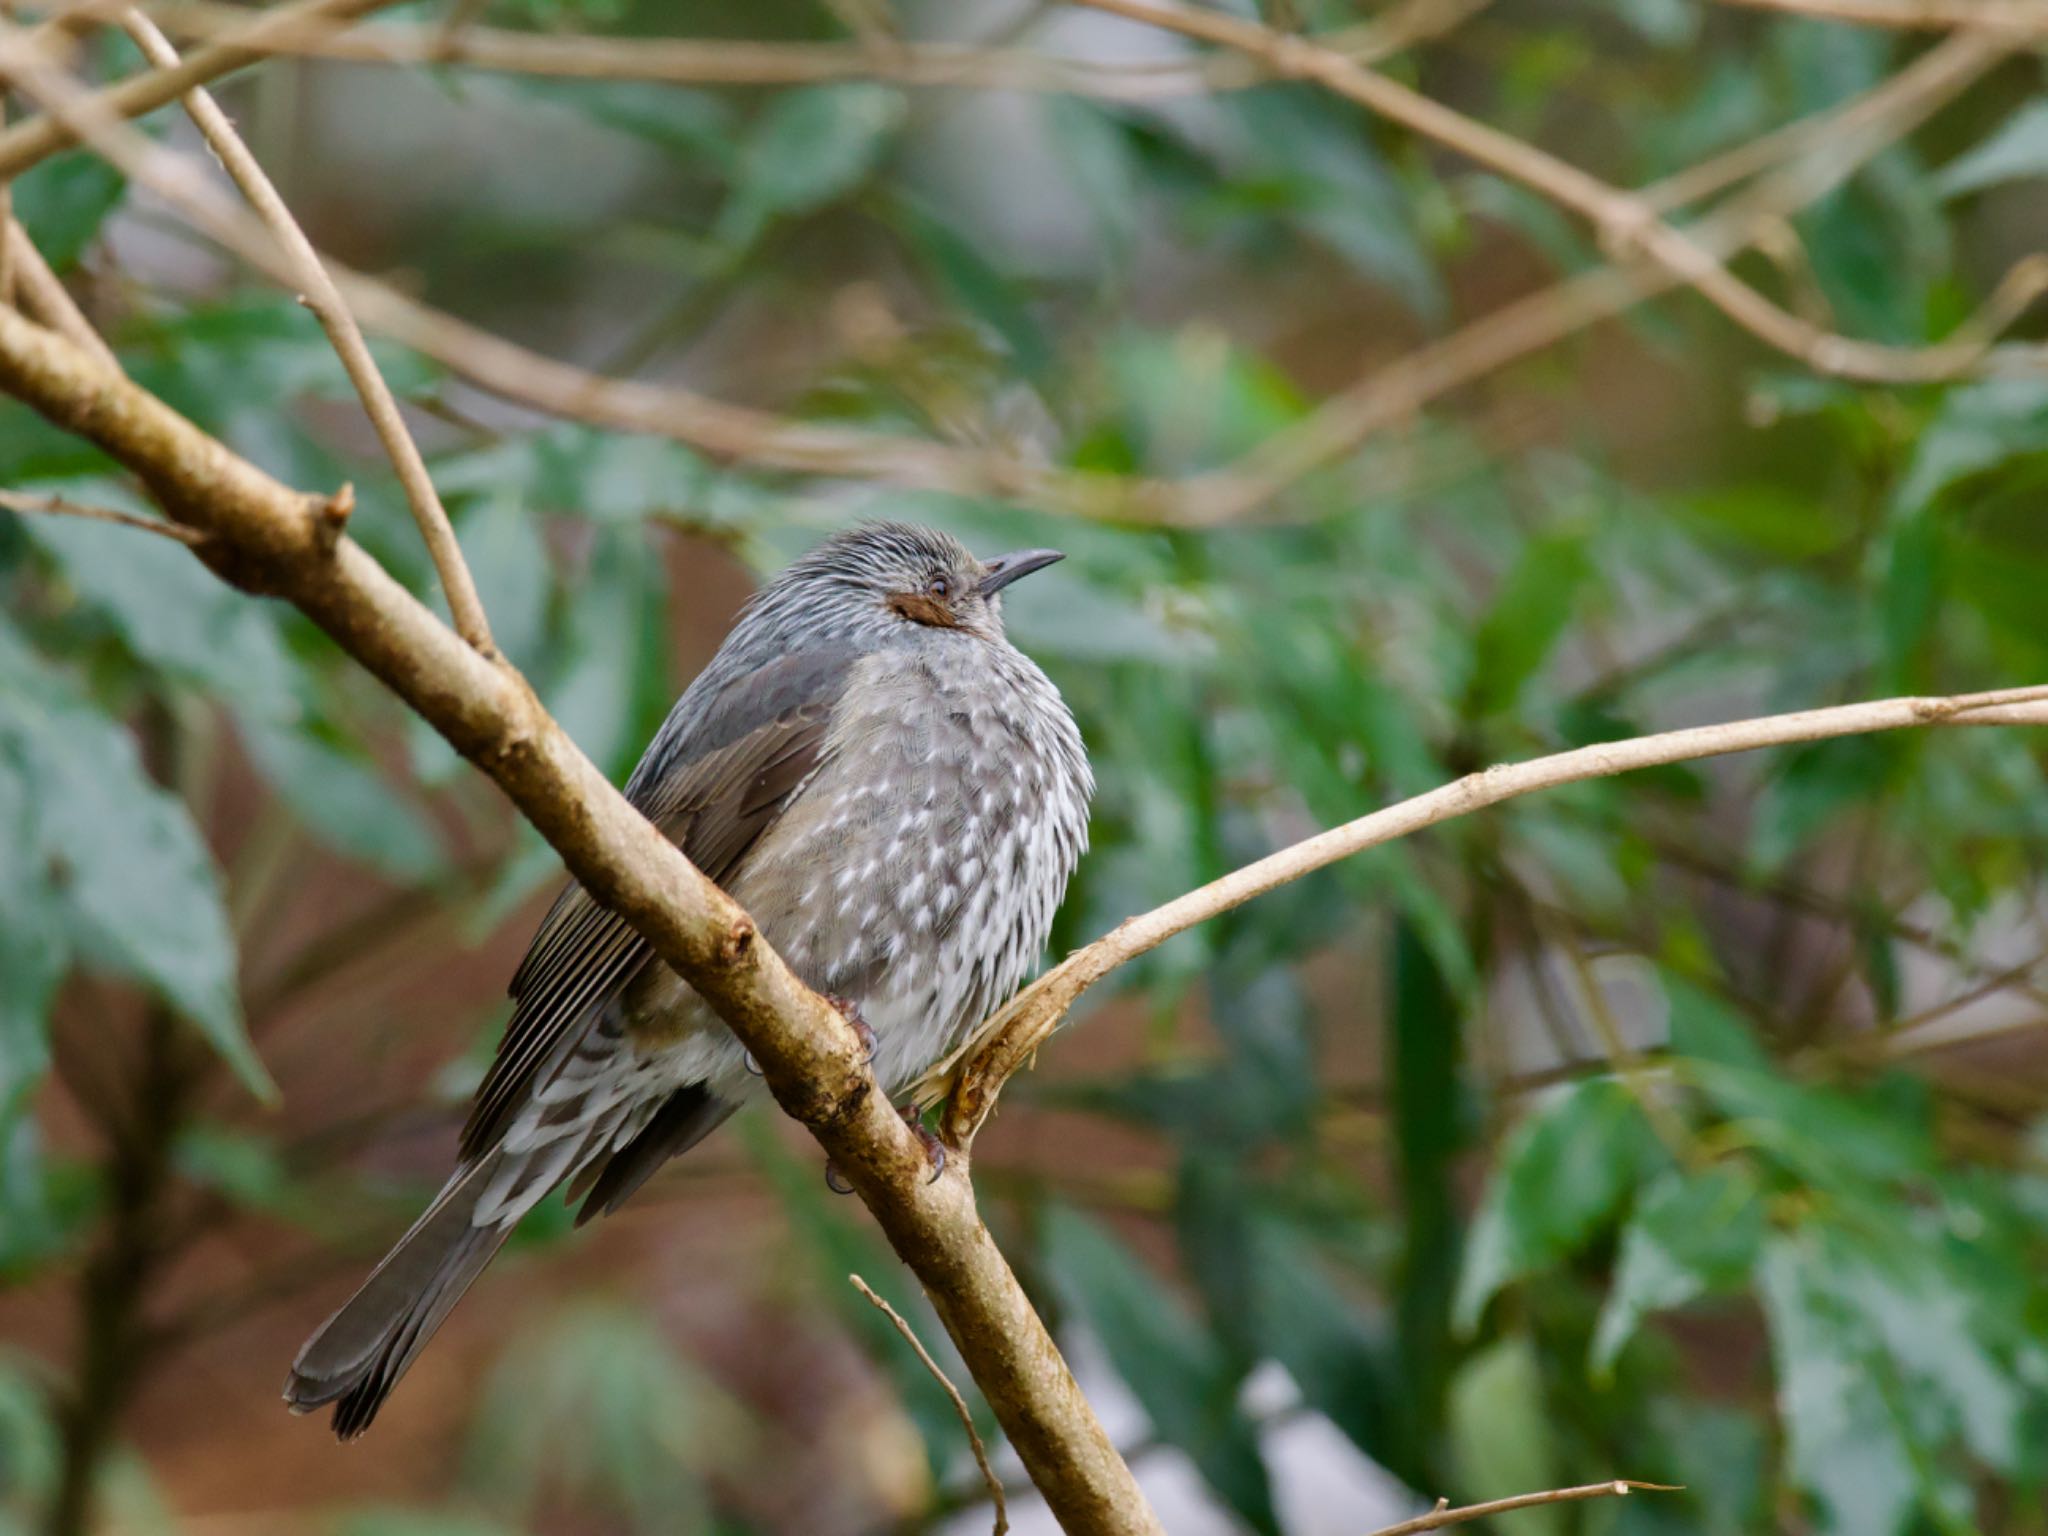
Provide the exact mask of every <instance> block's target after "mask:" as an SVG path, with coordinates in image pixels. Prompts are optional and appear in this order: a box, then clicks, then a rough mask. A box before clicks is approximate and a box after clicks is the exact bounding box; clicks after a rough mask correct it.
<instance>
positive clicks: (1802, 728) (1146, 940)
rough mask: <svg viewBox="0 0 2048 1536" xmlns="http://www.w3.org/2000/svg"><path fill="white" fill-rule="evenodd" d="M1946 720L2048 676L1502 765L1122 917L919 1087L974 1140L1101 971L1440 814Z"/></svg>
mask: <svg viewBox="0 0 2048 1536" xmlns="http://www.w3.org/2000/svg"><path fill="white" fill-rule="evenodd" d="M1945 725H2048V684H2038V685H2034V686H2031V687H2024V688H2002V689H1996V690H1993V691H1991V692H1987V693H1971V694H1958V695H1954V696H1952V697H1946V698H1900V699H1879V700H1875V701H1873V702H1871V703H1867V704H1843V705H1839V706H1837V707H1834V708H1831V709H1809V710H1801V711H1799V712H1797V713H1795V714H1787V715H1764V716H1761V717H1759V718H1757V719H1753V720H1731V721H1728V722H1726V723H1724V724H1720V725H1700V726H1693V727H1691V728H1689V729H1686V730H1678V731H1661V732H1658V733H1657V734H1655V735H1651V736H1637V737H1632V738H1630V739H1629V740H1626V741H1603V742H1597V743H1595V744H1594V745H1592V746H1590V747H1578V748H1575V749H1574V750H1572V751H1569V752H1557V753H1552V754H1551V755H1550V756H1548V757H1537V758H1531V759H1530V760H1528V761H1527V762H1521V763H1500V764H1496V765H1495V766H1493V767H1491V768H1484V769H1481V770H1480V771H1479V772H1477V773H1470V774H1467V775H1465V777H1463V778H1461V779H1456V780H1453V781H1452V782H1451V783H1449V784H1445V785H1443V786H1441V787H1440V788H1437V789H1433V790H1430V791H1429V792H1428V793H1427V794H1421V795H1416V796H1414V797H1413V798H1412V799H1408V800H1403V801H1400V802H1399V803H1397V804H1394V805H1390V806H1387V807H1385V808H1383V809H1381V810H1377V811H1374V812H1372V813H1371V814H1370V815H1367V816H1361V817H1359V818H1358V819H1357V820H1356V821H1349V822H1346V823H1344V824H1343V825H1342V826H1338V827H1332V828H1330V829H1329V830H1328V831H1325V832H1320V833H1318V834H1317V835H1316V836H1314V837H1311V838H1307V839H1304V840H1303V841H1301V842H1299V843H1295V844H1293V845H1292V846H1291V847H1287V848H1283V849H1281V850H1280V851H1279V852H1277V853H1272V854H1268V855H1267V856H1266V857H1265V858H1263V859H1258V860H1256V861H1254V862H1253V863H1250V864H1247V865H1245V866H1243V867H1242V868H1240V869H1237V870H1233V871H1232V872H1231V873H1230V874H1227V875H1225V876H1223V877H1222V878H1221V879H1219V880H1212V881H1210V882H1209V883H1208V884H1207V885H1204V886H1199V887H1197V888H1196V889H1194V890H1192V891H1189V892H1188V893H1187V894H1186V895H1184V896H1179V897H1176V898H1175V899H1174V900H1172V901H1170V902H1168V903H1166V905H1164V906H1162V907H1156V908H1154V909H1153V910H1152V911H1150V912H1147V913H1144V914H1142V915H1141V916H1138V917H1132V918H1127V919H1125V920H1124V921H1123V922H1122V923H1120V924H1118V925H1117V926H1116V927H1115V928H1113V929H1111V930H1110V932H1109V933H1107V934H1105V935H1104V936H1103V937H1102V938H1100V939H1097V940H1096V941H1095V942H1094V943H1093V944H1089V945H1087V946H1085V947H1084V948H1081V949H1077V950H1075V951H1074V953H1073V954H1071V955H1069V956H1067V958H1066V959H1065V960H1063V961H1061V962H1060V963H1059V964H1058V965H1056V966H1054V967H1053V968H1052V969H1051V970H1049V971H1047V972H1046V973H1045V974H1044V975H1043V976H1041V977H1039V978H1038V980H1037V981H1035V982H1033V983H1032V984H1031V985H1030V986H1029V987H1026V988H1025V989H1024V990H1023V991H1022V992H1019V993H1018V994H1017V995H1016V997H1014V998H1012V999H1011V1000H1010V1002H1009V1003H1008V1004H1007V1005H1006V1006H1005V1007H1004V1008H1002V1009H1001V1010H999V1011H998V1012H997V1013H995V1014H993V1015H991V1016H990V1017H989V1019H988V1020H987V1021H986V1022H985V1023H983V1024H982V1025H981V1026H980V1027H979V1028H978V1029H976V1031H975V1032H974V1034H973V1035H972V1036H970V1037H969V1039H968V1040H967V1042H966V1043H965V1044H964V1045H963V1046H962V1047H961V1048H960V1050H959V1051H958V1052H957V1053H956V1054H955V1056H954V1057H953V1059H952V1061H950V1062H945V1063H941V1064H940V1065H939V1066H937V1067H934V1068H933V1069H932V1071H931V1072H930V1073H929V1074H927V1076H926V1077H925V1078H924V1080H923V1082H922V1083H921V1084H920V1085H919V1099H920V1102H924V1103H935V1102H937V1101H938V1100H939V1099H941V1098H944V1097H947V1096H948V1094H949V1093H950V1096H951V1103H950V1105H949V1106H948V1108H947V1111H946V1126H945V1134H946V1139H947V1141H949V1142H950V1143H951V1144H953V1145H954V1146H956V1147H961V1148H965V1147H967V1146H969V1145H970V1144H971V1143H972V1142H973V1139H974V1134H975V1132H976V1131H977V1130H978V1129H980V1127H981V1126H982V1124H983V1123H984V1122H985V1121H986V1120H987V1119H988V1116H989V1114H990V1113H991V1112H992V1111H993V1110H994V1108H995V1103H996V1098H997V1096H998V1095H999V1094H1000V1093H1001V1092H1002V1088H1003V1085H1004V1083H1006V1082H1008V1081H1009V1079H1010V1077H1011V1076H1012V1075H1013V1074H1015V1073H1016V1072H1017V1070H1018V1069H1019V1068H1021V1067H1023V1066H1024V1065H1025V1064H1026V1063H1028V1062H1029V1061H1030V1060H1031V1058H1032V1056H1033V1054H1034V1053H1036V1051H1037V1050H1038V1048H1039V1046H1041V1045H1043V1044H1044V1043H1045V1041H1046V1039H1047V1038H1048V1037H1049V1036H1050V1035H1051V1034H1052V1032H1053V1031H1054V1030H1056V1029H1057V1028H1059V1025H1060V1021H1061V1020H1062V1019H1064V1018H1065V1017H1066V1015H1067V1011H1068V1010H1069V1009H1071V1008H1072V1007H1073V1005H1074V1003H1075V1002H1076V1001H1077V1000H1078V999H1079V998H1080V996H1081V994H1082V993H1084V992H1086V991H1087V990H1088V989H1089V988H1090V987H1092V986H1094V985H1095V984H1096V983H1097V982H1098V981H1100V980H1102V978H1103V977H1105V976H1107V975H1109V973H1110V972H1112V971H1114V970H1115V969H1116V968H1117V967H1118V966H1121V965H1124V964H1126V963H1127V962H1129V961H1132V960H1135V959H1136V958H1137V957H1138V956H1140V955H1142V954H1146V953H1147V952H1149V951H1151V950H1153V949H1156V948H1158V947H1159V946H1160V945H1161V944H1164V943H1165V942H1166V941H1167V940H1168V939H1170V938H1172V937H1173V936H1174V935H1175V934H1177V933H1184V932H1186V931H1187V930H1188V929H1190V928H1192V927H1194V926H1195V925H1196V924H1197V923H1203V922H1207V921H1208V920H1209V919H1210V918H1212V917H1215V916H1218V915H1219V914H1221V913H1224V912H1228V911H1229V910H1230V909H1231V908H1233V907H1238V906H1242V905H1243V904H1244V903H1245V902H1247V901H1250V900H1251V899H1252V898H1253V897H1255V896H1263V895H1264V894H1266V892H1268V891H1272V890H1277V889H1278V888H1279V887H1281V886H1283V885H1286V884H1288V883H1290V882H1291V881H1295V880H1299V879H1300V878H1301V877H1302V876H1304V875H1307V874H1311V873H1313V872H1314V871H1316V870H1319V869H1322V868H1324V867H1325V866H1327V865H1330V864H1334V863H1336V862H1337V861H1338V860H1339V859H1348V858H1350V857H1351V856H1352V855H1353V854H1356V853H1363V852H1365V850H1367V849H1368V848H1377V847H1379V846H1380V845H1381V844H1382V843H1390V842H1393V841H1395V840H1396V839H1397V838H1403V837H1407V836H1409V835H1410V834H1412V833H1416V832H1420V831H1422V830H1423V829H1424V828H1426V827H1433V826H1436V825H1437V824H1438V823H1440V822H1445V821H1451V820H1453V819H1455V818H1457V817H1460V816H1469V815H1471V814H1472V813H1473V812H1475V811H1481V810H1485V809H1487V808H1488V807H1490V806H1495V805H1499V804H1500V803H1501V802H1503V801H1505V800H1513V799H1516V798H1517V797H1519V796H1522V795H1527V794H1534V793H1535V792H1536V791H1538V790H1543V789H1555V788H1557V787H1559V786H1560V785H1564V784H1577V783H1580V782H1583V781H1584V780H1586V779H1604V778H1612V777H1613V776H1614V775H1616V774H1622V773H1632V772H1635V771H1636V770H1638V769H1642V768H1656V767H1662V766H1665V765H1667V764H1670V763H1686V762H1696V761H1698V760H1699V759H1701V758H1708V757H1724V756H1726V755H1728V754H1729V753H1732V752H1754V751H1756V750H1758V749H1759V748H1762V747H1778V746H1790V745H1792V744H1794V743H1797V742H1804V741H1826V740H1829V739H1831V738H1833V737H1838V736H1867V735H1872V734H1875V733H1877V732H1880V731H1898V730H1907V729H1910V728H1913V727H1916V726H1945Z"/></svg>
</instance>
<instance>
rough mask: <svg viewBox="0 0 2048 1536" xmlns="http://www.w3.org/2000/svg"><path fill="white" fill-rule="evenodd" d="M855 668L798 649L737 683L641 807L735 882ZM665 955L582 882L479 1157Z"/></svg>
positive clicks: (634, 792) (656, 769)
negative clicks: (657, 954)
mask: <svg viewBox="0 0 2048 1536" xmlns="http://www.w3.org/2000/svg"><path fill="white" fill-rule="evenodd" d="M851 665H852V658H851V657H850V656H849V655H848V654H847V653H846V652H845V651H844V650H843V649H839V650H836V651H835V652H834V653H833V654H831V655H827V654H825V653H824V652H821V651H798V652H794V653H792V654H791V655H788V656H785V657H783V658H781V659H780V660H779V661H775V662H771V663H770V664H769V665H767V666H765V667H761V668H759V669H757V670H756V671H754V672H751V673H749V674H747V675H746V676H744V677H740V678H736V679H734V680H733V681H732V682H731V683H729V684H727V685H726V686H725V688H724V689H723V690H722V693H721V695H720V697H719V698H718V699H716V700H714V701H712V703H711V704H710V705H709V706H708V707H707V708H704V709H703V710H702V711H701V712H700V713H699V715H698V719H697V721H696V723H695V726H694V728H692V729H690V730H688V731H687V732H685V733H683V734H682V735H681V737H680V738H678V739H675V740H673V741H672V740H670V733H669V732H668V731H666V730H665V731H664V732H663V733H662V736H661V737H660V738H658V739H657V741H656V744H655V746H654V747H653V748H652V749H650V751H649V753H648V756H647V757H646V758H644V759H643V760H642V761H641V764H640V766H639V767H638V768H636V769H635V770H634V773H633V777H632V779H631V780H630V781H629V782H628V784H627V786H626V794H627V798H628V799H630V800H631V801H632V802H633V803H634V804H635V805H636V806H638V807H639V809H640V810H641V811H642V812H643V813H644V814H645V815H646V816H647V818H648V819H649V820H650V821H652V822H653V823H654V824H655V825H656V826H657V827H660V828H661V830H662V831H663V832H664V833H666V834H667V835H668V837H669V839H670V840H671V841H672V842H674V843H675V844H676V845H677V846H678V847H680V848H681V849H682V851H683V853H684V855H685V856H686V857H687V858H688V859H689V860H690V862H691V863H692V864H695V865H696V866H697V867H698V868H699V869H701V870H702V871H703V872H704V873H705V874H706V875H707V876H709V877H710V878H711V879H712V880H713V881H715V882H716V883H718V884H720V885H724V884H725V883H726V882H727V880H728V879H729V877H730V876H731V875H732V873H733V872H734V871H735V870H736V869H737V868H738V867H739V865H740V863H741V862H742V861H743V860H744V859H745V857H746V855H747V852H748V850H749V849H751V848H752V847H753V846H754V844H755V842H756V841H758V840H759V838H760V837H761V835H762V833H764V832H766V831H767V830H768V828H769V827H770V826H772V825H773V824H774V823H775V821H776V819H777V818H778V817H780V816H781V814H782V812H783V811H784V809H786V808H787V807H788V805H789V803H790V802H791V801H792V800H793V799H794V798H795V797H796V795H797V793H798V792H799V791H800V790H801V789H802V788H803V786H804V784H805V783H806V782H808V781H809V779H810V776H811V774H812V772H813V771H814V770H815V769H816V768H817V766H818V762H819V759H820V757H821V755H822V753H823V751H824V745H825V736H826V732H827V730H828V729H829V727H830V725H831V721H832V713H833V711H834V709H835V708H836V707H837V706H838V703H839V698H840V695H841V693H842V691H843V690H844V688H845V685H846V676H847V673H848V671H849V670H850V668H851ZM689 702H691V701H688V700H687V699H686V701H685V704H682V705H678V706H677V708H678V711H679V712H680V711H681V710H682V709H683V708H684V707H686V705H687V704H688V703H689ZM657 754H659V756H657ZM651 958H652V954H651V952H650V951H649V949H648V947H647V944H646V941H645V940H643V939H642V938H641V937H640V936H639V934H637V933H635V932H634V931H633V929H632V927H631V926H630V925H629V924H628V923H627V922H626V921H625V919H623V918H621V917H620V916H618V914H616V913H615V912H612V911H611V910H610V909H609V908H606V907H603V906H601V905H599V904H598V903H597V902H596V901H595V900H593V899H592V898H591V896H590V894H589V893H588V892H587V891H585V890H584V889H583V887H582V886H580V885H575V884H571V885H570V886H568V887H567V888H566V889H565V890H564V891H563V892H562V894H561V895H560V896H558V897H556V898H555V904H554V906H552V907H551V908H549V910H548V915H547V916H546V917H545V918H544V919H542V921H541V925H540V928H539V930H538V931H537V932H536V933H535V934H534V936H533V943H532V944H531V945H530V946H528V948H527V952H526V958H525V959H524V960H523V961H521V962H520V966H519V969H518V971H517V972H515V973H514V975H513V977H512V988H511V991H512V998H513V1009H512V1022H511V1023H510V1024H509V1025H508V1026H507V1027H506V1030H505V1038H504V1039H503V1040H502V1041H500V1042H499V1045H498V1053H497V1056H496V1058H495V1059H494V1060H493V1061H492V1063H491V1069H490V1071H489V1072H488V1073H487V1074H486V1075H485V1077H484V1081H483V1084H482V1086H481V1087H480V1088H478V1090H477V1096H476V1101H475V1104H474V1105H473V1106H472V1107H471V1110H470V1115H469V1121H468V1123H467V1124H466V1125H465V1126H464V1127H463V1131H462V1156H463V1157H464V1158H465V1159H469V1158H475V1157H479V1156H481V1155H483V1154H484V1153H485V1152H487V1151H489V1150H490V1148H491V1147H493V1146H495V1145H496V1144H497V1142H498V1140H499V1139H500V1138H501V1137H502V1136H503V1135H504V1132H505V1130H506V1127H507V1126H508V1125H509V1123H510V1121H511V1119H512V1117H513V1116H514V1115H515V1114H516V1113H517V1112H518V1109H519V1107H520V1106H521V1105H523V1104H524V1103H525V1102H526V1100H527V1098H528V1096H529V1095H530V1094H531V1093H532V1092H533V1091H534V1090H535V1089H536V1088H538V1087H539V1086H540V1085H541V1083H542V1082H543V1081H544V1080H545V1075H546V1074H548V1073H549V1072H550V1071H551V1070H552V1064H554V1063H558V1062H559V1061H560V1060H561V1059H562V1057H563V1054H564V1053H563V1051H562V1049H561V1047H562V1046H563V1045H564V1044H566V1043H567V1042H570V1041H572V1040H574V1039H576V1038H577V1037H579V1036H581V1034H582V1033H583V1031H584V1030H585V1029H586V1028H587V1027H588V1026H589V1025H590V1023H591V1021H592V1020H594V1019H595V1018H596V1017H597V1016H598V1014H599V1013H600V1012H602V1011H603V1007H604V1005H605V1004H606V1003H607V1002H609V1001H610V1000H611V999H612V998H613V997H614V996H616V995H617V994H618V992H619V991H620V990H621V989H622V988H623V987H624V986H625V985H626V984H627V983H628V982H629V981H631V980H632V978H633V977H634V976H635V975H636V974H637V973H638V972H639V970H640V968H641V967H642V966H644V965H645V964H647V963H648V961H649V960H650V959H651Z"/></svg>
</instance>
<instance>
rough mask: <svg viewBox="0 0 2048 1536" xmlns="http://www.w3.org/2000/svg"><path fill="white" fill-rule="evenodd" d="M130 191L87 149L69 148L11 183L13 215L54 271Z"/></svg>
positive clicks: (65, 267)
mask: <svg viewBox="0 0 2048 1536" xmlns="http://www.w3.org/2000/svg"><path fill="white" fill-rule="evenodd" d="M127 190H128V181H127V178H126V177H124V176H123V175H122V174H121V173H120V172H119V171H117V170H115V169H114V167H113V166H111V165H109V164H108V163H107V162H106V161H105V160H104V159H102V158H101V157H100V156H99V155H97V154H95V153H93V152H92V151H91V150H89V149H67V150H65V151H64V152H63V153H62V154H58V155H52V156H51V157H50V158H49V159H47V160H45V161H44V162H43V163H42V164H41V165H38V166H33V167H31V168H30V169H29V170H27V171H24V172H23V173H22V174H21V175H20V176H19V177H17V178H16V179H15V182H14V216H15V217H16V218H17V219H19V220H21V224H22V228H23V229H25V230H26V231H27V232H28V237H29V239H30V240H32V241H34V242H35V247H36V249H37V250H38V251H40V252H41V253H42V256H43V259H44V260H45V261H47V262H48V263H49V264H50V266H51V267H52V268H54V269H55V270H56V271H58V272H68V271H70V270H71V268H73V267H75V266H76V265H78V258H79V257H80V256H82V255H84V254H85V248H86V247H87V246H88V245H90V244H92V241H93V237H94V236H95V235H97V234H98V233H99V231H100V225H101V224H103V223H104V222H105V221H106V217H107V215H108V214H110V213H112V212H113V211H114V209H115V207H116V206H118V205H119V203H120V201H121V196H122V194H123V193H124V192H126V191H127Z"/></svg>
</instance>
